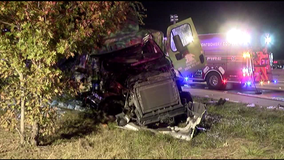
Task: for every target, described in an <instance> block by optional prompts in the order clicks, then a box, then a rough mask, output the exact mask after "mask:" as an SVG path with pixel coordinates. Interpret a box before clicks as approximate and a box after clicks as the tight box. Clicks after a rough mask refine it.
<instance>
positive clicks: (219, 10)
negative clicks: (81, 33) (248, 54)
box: [141, 1, 284, 59]
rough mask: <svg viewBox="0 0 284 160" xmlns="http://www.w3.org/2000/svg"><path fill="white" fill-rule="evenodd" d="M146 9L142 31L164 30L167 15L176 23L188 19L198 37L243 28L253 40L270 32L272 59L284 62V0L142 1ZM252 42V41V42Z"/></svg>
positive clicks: (167, 18) (168, 22)
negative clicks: (175, 20)
mask: <svg viewBox="0 0 284 160" xmlns="http://www.w3.org/2000/svg"><path fill="white" fill-rule="evenodd" d="M141 2H142V4H143V5H144V7H145V8H146V9H147V11H146V12H145V13H146V14H147V18H145V19H144V23H145V26H142V27H144V28H152V29H156V30H160V31H162V32H163V33H164V34H165V35H166V30H167V27H168V26H169V25H171V24H172V22H170V15H171V14H177V15H178V17H179V21H181V20H184V19H186V18H189V17H191V18H192V20H193V23H194V25H195V28H196V30H197V32H198V34H207V33H221V32H223V33H225V30H228V29H229V28H232V27H238V28H246V29H247V30H249V32H250V33H251V35H252V38H255V39H257V40H259V41H261V36H263V35H265V34H266V33H269V34H270V35H271V37H272V44H271V46H270V48H269V49H270V51H271V52H272V53H273V54H274V59H284V48H283V46H284V1H246V2H245V1H164V2H163V1H141ZM253 40H254V39H253Z"/></svg>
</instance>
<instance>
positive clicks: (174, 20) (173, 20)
mask: <svg viewBox="0 0 284 160" xmlns="http://www.w3.org/2000/svg"><path fill="white" fill-rule="evenodd" d="M170 19H171V22H173V23H174V24H175V23H176V21H178V15H176V14H174V15H170Z"/></svg>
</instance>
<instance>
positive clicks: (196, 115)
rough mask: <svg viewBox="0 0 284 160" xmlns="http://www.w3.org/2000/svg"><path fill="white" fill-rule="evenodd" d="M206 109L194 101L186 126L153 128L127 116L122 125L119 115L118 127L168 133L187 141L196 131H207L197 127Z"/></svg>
mask: <svg viewBox="0 0 284 160" xmlns="http://www.w3.org/2000/svg"><path fill="white" fill-rule="evenodd" d="M205 113H206V110H205V105H204V104H200V103H195V102H193V103H192V116H189V117H188V118H187V120H186V125H185V127H178V126H172V127H171V126H168V127H165V128H158V129H153V128H148V127H143V126H139V125H136V124H135V123H133V122H129V118H125V119H126V120H127V121H126V123H123V125H120V123H119V122H120V118H119V116H118V117H117V122H118V124H119V125H118V126H117V127H118V128H122V129H127V130H133V131H141V130H146V131H150V132H153V133H155V134H158V133H160V134H166V135H170V136H172V137H174V138H177V139H182V140H186V141H190V140H191V139H192V138H193V136H194V133H195V131H196V130H197V129H198V130H202V131H206V129H204V128H200V127H197V125H198V124H200V122H201V121H202V120H203V119H204V116H205Z"/></svg>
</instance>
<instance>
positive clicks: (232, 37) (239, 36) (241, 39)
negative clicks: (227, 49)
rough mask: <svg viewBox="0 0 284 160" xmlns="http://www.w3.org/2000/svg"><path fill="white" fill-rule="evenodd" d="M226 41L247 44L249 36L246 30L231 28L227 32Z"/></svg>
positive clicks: (249, 39)
mask: <svg viewBox="0 0 284 160" xmlns="http://www.w3.org/2000/svg"><path fill="white" fill-rule="evenodd" d="M227 41H228V42H229V43H232V44H248V43H250V41H251V36H250V35H249V34H248V33H247V32H246V31H242V30H239V29H235V28H233V29H231V30H230V31H228V33H227Z"/></svg>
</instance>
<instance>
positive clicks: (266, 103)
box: [183, 83, 284, 107]
mask: <svg viewBox="0 0 284 160" xmlns="http://www.w3.org/2000/svg"><path fill="white" fill-rule="evenodd" d="M279 86H281V87H282V88H284V83H283V84H281V85H279ZM256 88H257V90H258V91H261V92H262V93H261V94H257V93H256V90H255V88H254V87H250V88H242V89H237V88H234V87H232V86H230V85H228V86H227V88H226V89H225V90H209V89H208V88H207V86H206V84H202V83H199V84H195V85H190V86H184V87H183V90H185V91H189V92H190V93H191V94H192V95H195V96H200V97H207V98H212V99H215V100H218V99H220V98H225V99H227V100H228V101H231V102H238V103H246V104H250V105H253V104H254V105H259V106H263V107H271V106H278V105H279V104H280V105H283V106H284V90H283V91H282V90H279V89H278V90H277V89H273V88H272V89H271V87H270V88H269V89H264V88H261V87H258V86H256ZM266 88H267V86H266Z"/></svg>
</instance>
